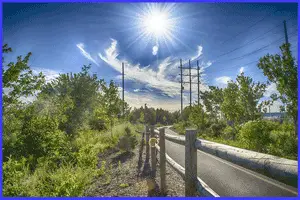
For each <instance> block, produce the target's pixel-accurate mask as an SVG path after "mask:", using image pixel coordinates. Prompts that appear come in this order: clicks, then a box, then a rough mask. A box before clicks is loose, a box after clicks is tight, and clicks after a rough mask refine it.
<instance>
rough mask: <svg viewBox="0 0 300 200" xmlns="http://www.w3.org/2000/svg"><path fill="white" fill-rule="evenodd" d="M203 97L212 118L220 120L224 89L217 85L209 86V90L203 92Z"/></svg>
mask: <svg viewBox="0 0 300 200" xmlns="http://www.w3.org/2000/svg"><path fill="white" fill-rule="evenodd" d="M201 99H202V100H203V104H204V106H205V109H206V112H207V113H209V117H210V119H212V120H213V121H216V122H217V121H218V118H219V117H220V114H221V112H220V111H221V104H222V102H223V89H222V88H218V87H215V86H209V90H208V91H204V92H201Z"/></svg>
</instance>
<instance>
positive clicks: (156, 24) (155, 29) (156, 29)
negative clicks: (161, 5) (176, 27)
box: [143, 12, 170, 37]
mask: <svg viewBox="0 0 300 200" xmlns="http://www.w3.org/2000/svg"><path fill="white" fill-rule="evenodd" d="M143 25H144V28H145V29H146V31H147V32H148V33H149V34H153V35H154V36H156V37H159V36H162V35H164V34H166V33H167V31H168V30H169V29H170V23H168V18H167V14H166V13H163V12H152V13H149V14H148V15H147V16H145V18H144V19H143Z"/></svg>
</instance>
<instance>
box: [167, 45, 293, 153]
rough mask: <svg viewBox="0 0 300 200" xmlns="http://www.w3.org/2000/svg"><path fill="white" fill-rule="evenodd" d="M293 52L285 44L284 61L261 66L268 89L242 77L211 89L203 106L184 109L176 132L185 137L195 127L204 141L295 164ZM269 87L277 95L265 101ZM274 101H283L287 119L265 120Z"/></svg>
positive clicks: (271, 58)
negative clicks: (286, 159) (274, 87)
mask: <svg viewBox="0 0 300 200" xmlns="http://www.w3.org/2000/svg"><path fill="white" fill-rule="evenodd" d="M289 47H290V45H289V44H284V45H282V46H281V47H280V49H281V55H278V54H276V55H269V54H268V55H266V56H264V57H262V58H261V59H260V60H259V63H258V68H259V69H261V70H262V71H263V73H264V75H265V76H267V78H268V82H267V83H260V82H254V81H253V79H252V78H251V77H248V76H245V74H244V73H241V74H239V75H238V76H237V77H236V79H235V80H232V81H229V82H228V84H227V86H226V87H225V88H218V87H215V86H210V87H209V90H207V91H205V92H201V95H200V96H201V100H202V102H201V103H200V104H199V105H198V104H194V105H193V106H192V107H186V108H185V109H184V111H183V113H182V115H181V120H180V122H179V123H176V124H175V125H174V126H173V128H174V129H176V130H177V131H178V132H180V133H182V134H184V132H185V128H186V127H189V126H195V127H196V128H197V129H198V131H199V136H200V137H202V138H206V139H210V140H214V141H217V142H221V143H225V144H230V145H233V146H238V147H241V148H247V149H251V150H254V151H259V152H263V153H270V154H273V155H277V156H283V157H287V158H292V159H297V144H298V143H297V140H298V137H297V124H298V118H297V117H298V107H297V98H298V96H297V95H298V94H297V93H298V88H297V80H298V78H297V65H296V63H295V62H294V58H293V57H292V55H291V52H290V50H289V49H290V48H289ZM270 82H271V83H275V85H276V87H277V90H278V92H279V95H277V94H272V95H271V98H270V99H269V100H265V101H262V97H263V96H264V93H265V92H266V88H267V86H268V84H269V83H270ZM276 100H281V102H282V106H281V107H280V111H281V112H286V113H287V117H285V118H284V119H282V120H280V121H267V120H264V119H263V113H264V112H266V111H267V108H268V107H269V106H270V105H272V104H273V102H274V101H276Z"/></svg>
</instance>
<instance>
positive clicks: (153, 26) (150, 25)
mask: <svg viewBox="0 0 300 200" xmlns="http://www.w3.org/2000/svg"><path fill="white" fill-rule="evenodd" d="M173 9H174V4H168V5H165V6H164V5H162V4H147V6H146V7H144V8H143V9H141V10H140V12H139V14H138V17H137V19H138V20H137V21H138V27H139V31H138V32H139V33H140V36H141V37H143V38H147V39H150V40H152V41H153V40H154V41H155V42H158V41H160V40H161V41H164V42H167V41H170V40H173V39H174V32H175V31H176V25H177V24H176V21H178V18H177V19H176V18H174V16H173V12H172V11H173Z"/></svg>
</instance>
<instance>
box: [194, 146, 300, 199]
mask: <svg viewBox="0 0 300 200" xmlns="http://www.w3.org/2000/svg"><path fill="white" fill-rule="evenodd" d="M197 151H198V152H200V153H203V154H205V155H208V156H210V157H212V158H214V159H215V160H218V161H219V162H222V163H224V164H227V165H229V166H231V167H233V168H235V169H238V170H240V171H243V172H245V173H247V174H249V175H252V176H254V177H256V178H258V179H260V180H262V181H265V182H267V183H269V184H272V185H274V186H277V187H279V188H281V189H283V190H286V191H288V192H291V193H293V194H296V195H298V192H295V191H293V190H291V189H289V188H286V187H284V186H282V185H279V184H277V183H274V182H271V181H269V180H267V179H265V178H263V177H260V176H258V175H256V174H253V173H252V172H250V171H247V170H245V169H243V168H241V167H240V166H236V165H233V164H231V163H229V162H228V161H224V160H223V159H221V158H218V157H216V156H213V155H211V154H208V153H206V152H203V151H200V150H197Z"/></svg>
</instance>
